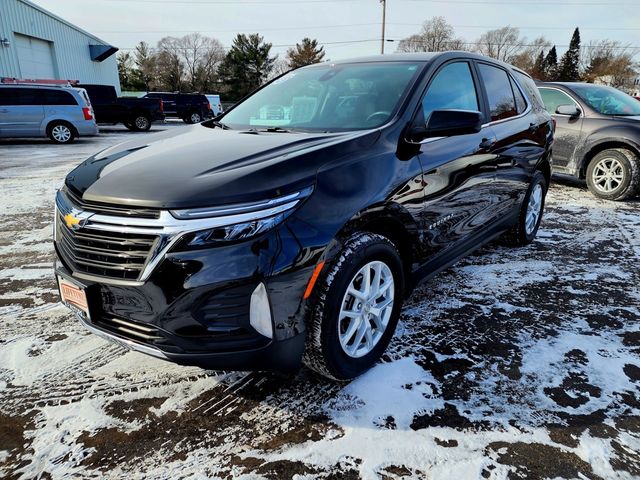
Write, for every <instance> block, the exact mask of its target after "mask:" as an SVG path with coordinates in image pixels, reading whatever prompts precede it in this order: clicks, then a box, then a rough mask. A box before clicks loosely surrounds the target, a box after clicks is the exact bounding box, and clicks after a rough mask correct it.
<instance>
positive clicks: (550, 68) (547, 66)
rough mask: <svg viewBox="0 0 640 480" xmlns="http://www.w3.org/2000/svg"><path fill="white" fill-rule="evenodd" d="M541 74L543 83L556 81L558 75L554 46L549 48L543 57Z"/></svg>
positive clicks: (556, 53)
mask: <svg viewBox="0 0 640 480" xmlns="http://www.w3.org/2000/svg"><path fill="white" fill-rule="evenodd" d="M542 72H543V74H544V75H543V79H544V80H545V81H547V82H552V81H554V80H556V76H557V74H558V52H557V51H556V46H555V45H554V46H553V47H551V50H549V53H547V56H546V57H544V63H543V68H542Z"/></svg>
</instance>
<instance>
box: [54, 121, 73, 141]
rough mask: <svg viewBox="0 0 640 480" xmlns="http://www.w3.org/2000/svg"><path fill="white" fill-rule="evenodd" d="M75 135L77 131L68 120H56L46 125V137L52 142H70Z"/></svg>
mask: <svg viewBox="0 0 640 480" xmlns="http://www.w3.org/2000/svg"><path fill="white" fill-rule="evenodd" d="M77 136H78V132H77V131H76V129H75V128H73V125H71V124H70V123H68V122H64V121H61V120H58V121H54V122H51V123H50V124H49V125H47V137H49V139H50V140H51V141H52V142H53V143H57V144H68V143H72V142H73V141H74V140H75V139H76V137H77Z"/></svg>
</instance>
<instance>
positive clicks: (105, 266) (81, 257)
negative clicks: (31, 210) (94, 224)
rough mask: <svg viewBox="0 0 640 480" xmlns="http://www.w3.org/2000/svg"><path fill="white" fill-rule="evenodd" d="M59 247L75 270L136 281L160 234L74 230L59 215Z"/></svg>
mask: <svg viewBox="0 0 640 480" xmlns="http://www.w3.org/2000/svg"><path fill="white" fill-rule="evenodd" d="M56 228H57V235H56V237H57V246H58V250H59V253H60V256H61V257H62V259H63V260H64V261H65V262H66V263H67V264H68V266H69V267H71V269H72V270H73V271H74V272H80V273H84V274H87V275H95V276H99V277H108V278H113V279H118V280H134V281H135V280H137V279H138V278H139V277H140V275H141V273H142V270H143V268H144V266H145V264H146V263H147V259H148V258H149V253H150V252H151V251H152V249H153V246H154V243H155V242H156V239H157V236H155V235H142V234H130V233H122V232H115V231H103V230H92V229H89V228H81V229H79V230H72V229H70V228H67V227H66V226H65V224H64V219H63V218H62V215H60V214H59V215H58V225H57V227H56Z"/></svg>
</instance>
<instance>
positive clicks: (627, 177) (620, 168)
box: [587, 148, 640, 200]
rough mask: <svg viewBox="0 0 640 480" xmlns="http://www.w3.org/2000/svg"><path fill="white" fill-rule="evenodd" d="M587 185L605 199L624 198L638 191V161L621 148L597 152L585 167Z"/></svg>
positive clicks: (639, 174) (639, 167)
mask: <svg viewBox="0 0 640 480" xmlns="http://www.w3.org/2000/svg"><path fill="white" fill-rule="evenodd" d="M587 187H589V190H590V191H591V193H593V194H594V195H595V196H596V197H599V198H604V199H605V200H626V199H627V198H630V197H633V196H634V195H636V194H638V193H639V192H640V161H639V160H638V156H637V155H636V154H634V153H633V152H631V151H630V150H626V149H623V148H616V149H613V148H612V149H609V150H604V151H602V152H600V153H598V154H597V155H596V156H595V157H593V159H592V160H591V162H590V163H589V166H588V167H587Z"/></svg>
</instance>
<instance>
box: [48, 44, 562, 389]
mask: <svg viewBox="0 0 640 480" xmlns="http://www.w3.org/2000/svg"><path fill="white" fill-rule="evenodd" d="M275 106H278V107H279V108H278V112H279V113H278V115H273V112H274V111H275V110H276V109H275ZM155 138H156V139H157V140H156V141H150V139H149V137H147V136H146V137H145V138H144V139H136V140H133V141H130V142H127V143H124V144H122V145H119V146H116V147H112V148H108V149H107V150H104V151H102V152H100V153H98V154H96V155H94V156H92V157H91V158H89V159H87V160H86V161H85V162H84V163H82V164H81V165H79V166H78V167H77V168H76V169H75V170H73V171H72V172H71V173H70V174H69V176H68V177H67V178H66V181H65V185H64V187H63V188H62V189H61V190H60V191H59V192H58V194H57V198H56V209H57V214H56V227H55V232H56V233H55V247H56V250H57V255H58V260H57V262H56V274H57V276H58V282H59V286H60V292H61V295H62V299H63V301H64V302H65V303H66V304H67V305H68V306H70V307H71V308H72V309H73V310H74V311H75V312H76V313H77V315H78V317H79V318H80V320H81V321H82V322H83V323H84V324H85V325H86V326H87V327H88V328H89V329H90V330H92V331H94V332H95V333H97V334H99V335H102V336H104V337H106V338H109V339H111V340H113V341H116V342H120V343H121V344H124V345H126V346H128V347H129V348H132V349H135V350H139V351H142V352H146V353H148V354H151V355H155V356H156V357H159V358H163V359H168V360H172V361H175V362H178V363H182V364H188V365H199V366H203V367H207V368H216V369H278V370H290V369H295V368H298V367H299V365H300V362H301V360H302V359H304V361H305V363H306V364H307V365H308V366H310V367H311V368H313V369H314V370H316V371H318V372H320V373H322V374H324V375H327V376H329V377H332V378H336V379H348V378H353V377H355V376H357V375H359V374H361V373H362V372H364V371H365V370H366V369H368V368H369V367H371V366H372V365H373V364H374V362H376V360H377V359H378V358H379V357H380V355H381V354H382V353H383V352H384V350H385V348H386V347H387V344H388V343H389V341H390V339H391V337H392V335H393V333H394V330H395V327H396V324H397V322H398V317H399V315H400V309H401V307H402V303H403V300H404V299H405V298H406V297H407V296H408V295H409V294H410V293H411V291H412V289H413V288H414V286H415V285H416V283H417V282H419V281H420V280H423V279H425V278H429V277H431V276H433V275H435V274H436V273H437V272H439V271H441V270H442V269H444V268H446V267H447V266H448V265H451V264H452V263H454V262H455V261H456V260H458V259H459V258H461V257H463V256H464V255H467V254H468V253H469V252H471V251H472V250H474V249H476V248H478V247H479V246H481V245H483V244H485V243H487V242H489V241H490V240H492V239H494V238H496V237H497V236H499V235H502V234H504V233H506V234H507V237H506V238H507V240H508V241H509V242H511V243H512V244H514V245H526V244H528V243H529V242H531V241H532V240H533V239H534V237H535V235H536V232H537V229H538V226H539V224H540V219H541V217H542V212H543V207H544V199H545V194H546V191H547V184H548V182H549V177H550V173H551V172H550V165H549V157H550V152H551V143H552V138H553V124H552V122H551V117H550V116H549V114H548V113H547V112H546V110H545V109H544V106H543V104H542V101H541V100H540V98H539V96H538V92H537V90H536V87H535V84H534V83H533V81H532V80H531V78H529V77H528V76H527V75H526V74H524V73H522V72H520V71H519V70H516V69H514V68H512V67H510V66H508V65H505V64H503V63H498V62H496V61H494V60H490V59H488V58H485V57H482V56H479V55H474V54H469V53H463V52H448V53H438V54H420V55H385V56H384V57H372V58H365V59H359V60H352V61H343V62H336V63H331V64H329V63H323V64H318V65H314V66H308V67H304V68H301V69H299V70H296V71H295V72H291V73H287V74H285V75H283V76H281V77H279V78H277V79H276V80H274V81H272V82H271V83H269V84H267V85H266V86H264V87H262V88H261V89H260V90H258V91H256V92H255V93H253V94H252V95H251V96H249V97H248V98H246V99H245V100H244V101H242V102H241V103H239V104H238V105H236V106H235V107H234V108H233V109H231V110H229V111H227V112H226V113H225V114H224V115H223V116H221V117H218V118H217V119H215V120H213V119H212V120H209V121H206V122H203V123H202V124H199V125H193V126H191V127H188V128H185V129H180V130H179V131H178V130H173V131H167V132H164V133H160V134H156V136H155ZM214 146H215V148H213V147H214Z"/></svg>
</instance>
